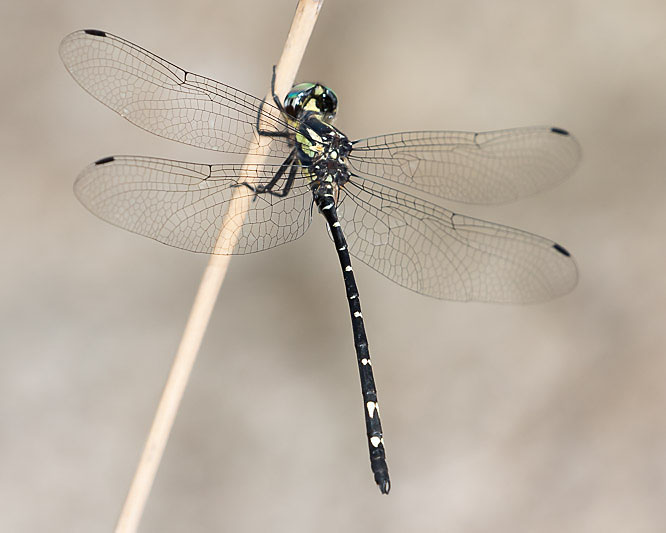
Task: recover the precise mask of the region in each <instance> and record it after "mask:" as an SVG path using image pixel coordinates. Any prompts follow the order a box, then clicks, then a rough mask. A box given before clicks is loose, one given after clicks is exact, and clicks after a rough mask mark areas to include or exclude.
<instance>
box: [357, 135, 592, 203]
mask: <svg viewBox="0 0 666 533" xmlns="http://www.w3.org/2000/svg"><path fill="white" fill-rule="evenodd" d="M579 160H580V146H579V144H578V142H577V141H576V139H575V138H574V137H572V136H571V135H570V134H569V133H568V132H566V131H565V130H562V129H559V128H551V127H529V128H516V129H508V130H500V131H489V132H485V133H468V132H456V131H415V132H405V133H393V134H390V135H381V136H379V137H371V138H368V139H361V140H360V141H356V142H355V143H354V149H353V151H352V153H351V155H350V157H349V162H350V166H351V167H352V168H353V169H354V170H355V171H356V172H357V173H358V174H365V175H368V176H373V177H376V178H381V179H385V180H388V181H391V182H394V183H399V184H402V185H406V186H409V187H413V188H414V189H417V190H419V191H423V192H427V193H430V194H432V195H435V196H439V197H441V198H446V199H448V200H453V201H457V202H468V203H475V204H495V203H503V202H508V201H510V200H515V199H517V198H520V197H523V196H529V195H531V194H534V193H537V192H539V191H542V190H544V189H548V188H549V187H552V186H553V185H555V184H556V183H558V182H560V181H562V180H563V179H565V178H567V177H568V176H569V175H571V173H572V172H573V170H574V168H575V167H576V165H577V164H578V162H579Z"/></svg>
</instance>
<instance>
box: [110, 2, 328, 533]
mask: <svg viewBox="0 0 666 533" xmlns="http://www.w3.org/2000/svg"><path fill="white" fill-rule="evenodd" d="M322 4H323V0H299V2H298V5H297V7H296V14H295V15H294V19H293V21H292V24H291V29H290V30H289V35H288V36H287V41H286V43H285V45H284V49H283V50H282V55H281V56H280V60H279V61H278V64H277V70H276V78H275V92H276V93H277V94H278V95H279V96H280V97H282V96H284V95H285V94H286V92H287V91H288V90H289V89H290V88H291V86H292V85H293V82H294V78H295V77H296V73H297V71H298V68H299V66H300V64H301V60H302V58H303V54H304V53H305V48H306V46H307V43H308V40H309V39H310V35H311V34H312V30H313V28H314V24H315V22H316V20H317V16H318V15H319V10H320V9H321V6H322ZM266 98H267V100H268V101H269V102H270V101H272V96H271V95H270V92H269V94H268V95H267V97H266ZM262 152H263V150H261V149H260V147H259V145H258V143H255V144H253V145H252V146H251V147H250V151H249V153H248V155H247V157H246V158H245V162H244V164H245V165H246V166H247V167H249V168H251V167H252V166H253V165H257V164H261V163H262V162H263V161H264V159H265V155H262ZM250 203H251V198H250V197H249V196H248V195H247V189H246V188H245V187H238V188H237V189H236V190H235V192H234V196H233V198H232V200H231V203H230V205H229V210H228V211H227V215H226V216H225V219H224V222H223V225H222V229H221V231H220V235H219V237H218V240H217V243H216V245H215V251H216V254H215V255H211V257H210V260H209V262H208V265H207V266H206V270H205V271H204V273H203V277H202V279H201V284H200V285H199V290H198V291H197V295H196V297H195V299H194V304H193V305H192V311H191V312H190V316H189V318H188V320H187V325H186V326H185V331H184V332H183V336H182V339H181V341H180V345H179V346H178V351H177V352H176V356H175V359H174V362H173V365H172V367H171V372H170V373H169V377H168V379H167V382H166V385H165V387H164V391H163V392H162V398H161V399H160V403H159V405H158V407H157V412H156V413H155V418H154V420H153V424H152V426H151V428H150V432H149V434H148V438H147V440H146V444H145V446H144V449H143V453H142V454H141V459H140V460H139V464H138V466H137V469H136V472H135V474H134V478H133V479H132V484H131V485H130V489H129V492H128V494H127V498H126V500H125V504H124V506H123V509H122V511H121V513H120V517H119V519H118V523H117V525H116V532H118V533H120V532H122V533H127V532H134V531H136V530H137V527H138V525H139V521H140V520H141V515H142V514H143V509H144V507H145V505H146V501H147V499H148V495H149V494H150V490H151V487H152V485H153V480H154V479H155V474H156V472H157V468H158V467H159V464H160V461H161V459H162V454H163V452H164V448H165V446H166V442H167V440H168V438H169V433H170V431H171V427H172V426H173V422H174V419H175V417H176V413H177V412H178V407H179V405H180V401H181V399H182V397H183V393H184V392H185V387H186V385H187V380H188V379H189V376H190V372H191V371H192V366H193V365H194V361H195V359H196V356H197V352H198V351H199V347H200V346H201V341H202V339H203V336H204V333H205V331H206V327H207V325H208V321H209V319H210V315H211V313H212V312H213V307H214V306H215V300H216V299H217V294H218V292H219V290H220V287H221V286H222V282H223V281H224V277H225V275H226V273H227V267H228V265H229V260H230V259H231V256H230V255H218V254H225V253H227V254H228V253H229V252H231V251H232V250H233V248H234V246H235V245H236V242H237V239H238V231H237V230H238V228H239V227H240V226H241V225H242V224H243V221H244V220H245V218H246V216H247V213H248V210H249V208H250Z"/></svg>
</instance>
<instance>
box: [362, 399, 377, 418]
mask: <svg viewBox="0 0 666 533" xmlns="http://www.w3.org/2000/svg"><path fill="white" fill-rule="evenodd" d="M365 406H366V407H367V408H368V416H369V417H370V418H373V417H374V416H375V410H376V409H377V404H376V403H375V402H368V403H366V404H365Z"/></svg>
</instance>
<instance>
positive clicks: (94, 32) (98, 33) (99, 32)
mask: <svg viewBox="0 0 666 533" xmlns="http://www.w3.org/2000/svg"><path fill="white" fill-rule="evenodd" d="M83 33H85V34H87V35H94V36H95V37H106V32H105V31H102V30H83Z"/></svg>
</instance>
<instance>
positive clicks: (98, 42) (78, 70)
mask: <svg viewBox="0 0 666 533" xmlns="http://www.w3.org/2000/svg"><path fill="white" fill-rule="evenodd" d="M60 56H61V57H62V60H63V62H64V64H65V67H66V68H67V70H68V71H69V72H70V74H71V75H72V77H73V78H74V79H75V80H76V81H77V82H78V83H79V84H80V85H81V87H83V88H84V89H85V90H86V91H88V92H89V93H90V94H91V95H92V96H94V97H95V98H96V99H97V100H99V101H100V102H102V103H103V104H105V105H107V106H108V107H110V108H111V109H113V110H114V111H115V112H116V113H119V114H120V115H121V116H123V117H125V118H126V119H127V120H129V121H130V122H132V123H133V124H136V125H137V126H139V127H140V128H143V129H145V130H147V131H149V132H151V133H154V134H156V135H159V136H161V137H165V138H167V139H173V140H175V141H180V142H183V143H185V144H190V145H193V146H198V147H201V148H207V149H209V150H217V151H221V152H231V153H246V152H247V151H248V147H249V144H250V143H251V142H256V143H258V145H257V146H258V147H259V153H262V154H266V155H275V156H277V157H283V158H284V157H286V155H287V154H288V153H289V152H290V148H289V147H288V146H287V143H286V142H285V141H284V139H280V138H275V137H267V136H259V135H258V133H257V131H256V122H257V116H258V114H259V109H260V106H261V103H262V101H261V100H260V99H259V98H255V97H254V96H251V95H249V94H247V93H244V92H243V91H239V90H238V89H234V88H233V87H230V86H228V85H225V84H223V83H219V82H217V81H214V80H211V79H209V78H205V77H204V76H199V75H198V74H193V73H191V72H187V71H185V70H183V69H181V68H180V67H177V66H176V65H174V64H173V63H170V62H169V61H166V60H164V59H162V58H160V57H158V56H156V55H155V54H153V53H151V52H149V51H147V50H144V49H143V48H141V47H139V46H137V45H135V44H132V43H131V42H129V41H126V40H125V39H122V38H121V37H117V36H115V35H112V34H110V33H106V32H102V31H98V30H83V31H77V32H74V33H72V34H70V35H68V36H67V37H65V38H64V39H63V41H62V43H61V44H60ZM261 124H262V129H267V130H271V131H282V130H283V129H284V128H286V127H287V125H286V124H285V122H284V121H283V120H282V118H281V117H280V112H279V110H278V109H277V108H276V107H275V106H274V105H272V104H270V103H266V104H265V105H264V106H263V112H262V123H261Z"/></svg>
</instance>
